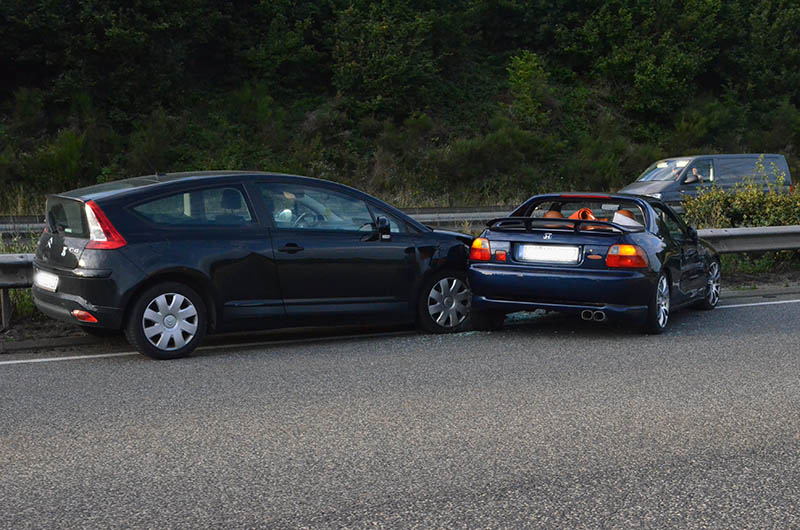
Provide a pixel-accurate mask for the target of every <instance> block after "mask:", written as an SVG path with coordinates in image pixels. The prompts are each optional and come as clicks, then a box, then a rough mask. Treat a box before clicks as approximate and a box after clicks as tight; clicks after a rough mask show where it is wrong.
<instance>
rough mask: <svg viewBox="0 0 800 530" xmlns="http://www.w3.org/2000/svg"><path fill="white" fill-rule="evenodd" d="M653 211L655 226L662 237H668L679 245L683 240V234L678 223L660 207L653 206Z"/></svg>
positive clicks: (669, 213)
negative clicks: (655, 215)
mask: <svg viewBox="0 0 800 530" xmlns="http://www.w3.org/2000/svg"><path fill="white" fill-rule="evenodd" d="M653 209H654V210H655V211H656V214H657V217H656V224H657V225H658V228H659V231H661V233H662V234H663V235H666V236H668V237H670V238H671V239H672V240H673V241H675V242H676V243H680V242H682V241H683V240H684V239H685V233H684V230H683V226H681V223H680V221H678V219H677V218H676V217H675V216H674V215H672V213H671V212H669V211H667V210H665V209H663V208H662V207H661V206H659V205H656V204H654V205H653Z"/></svg>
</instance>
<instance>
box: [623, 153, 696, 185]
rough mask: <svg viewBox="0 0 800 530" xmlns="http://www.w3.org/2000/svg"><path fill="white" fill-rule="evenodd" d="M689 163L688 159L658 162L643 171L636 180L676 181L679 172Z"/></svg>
mask: <svg viewBox="0 0 800 530" xmlns="http://www.w3.org/2000/svg"><path fill="white" fill-rule="evenodd" d="M688 163H689V159H688V158H675V159H672V160H659V161H658V162H656V163H654V164H653V165H651V166H650V167H648V168H647V169H645V170H644V173H642V174H641V175H639V178H638V179H636V180H637V181H638V182H647V181H651V180H678V177H679V176H680V173H681V171H683V168H685V167H686V165H687V164H688Z"/></svg>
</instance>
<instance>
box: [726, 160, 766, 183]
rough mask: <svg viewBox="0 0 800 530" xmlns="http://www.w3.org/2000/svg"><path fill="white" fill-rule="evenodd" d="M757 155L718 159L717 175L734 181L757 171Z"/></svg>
mask: <svg viewBox="0 0 800 530" xmlns="http://www.w3.org/2000/svg"><path fill="white" fill-rule="evenodd" d="M757 160H758V159H757V158H756V157H752V156H750V157H739V156H737V157H729V158H728V157H726V158H718V159H717V164H716V167H717V175H718V177H719V179H720V180H724V181H728V182H733V181H739V180H742V179H743V178H745V177H752V176H753V175H755V173H756V161H757Z"/></svg>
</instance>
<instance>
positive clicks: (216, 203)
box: [133, 186, 253, 226]
mask: <svg viewBox="0 0 800 530" xmlns="http://www.w3.org/2000/svg"><path fill="white" fill-rule="evenodd" d="M133 210H134V211H135V212H136V213H138V214H139V215H141V216H142V217H144V218H146V219H147V220H149V221H151V222H153V223H155V224H158V225H166V226H215V225H221V226H231V225H244V224H248V223H251V222H253V216H252V214H251V213H250V208H249V207H248V205H247V201H246V200H245V198H244V195H243V194H242V192H241V191H240V190H239V189H238V188H234V187H230V186H226V187H223V188H210V189H203V190H192V191H187V192H184V193H176V194H175V195H170V196H168V197H163V198H160V199H155V200H153V201H149V202H146V203H143V204H140V205H138V206H135V207H134V208H133Z"/></svg>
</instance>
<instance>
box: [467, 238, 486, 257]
mask: <svg viewBox="0 0 800 530" xmlns="http://www.w3.org/2000/svg"><path fill="white" fill-rule="evenodd" d="M469 259H471V260H473V261H489V260H491V259H492V250H491V248H489V240H488V239H484V238H482V237H478V238H476V239H475V240H474V241H473V242H472V248H470V249H469Z"/></svg>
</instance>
